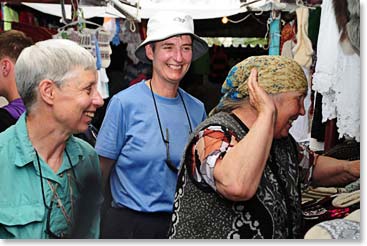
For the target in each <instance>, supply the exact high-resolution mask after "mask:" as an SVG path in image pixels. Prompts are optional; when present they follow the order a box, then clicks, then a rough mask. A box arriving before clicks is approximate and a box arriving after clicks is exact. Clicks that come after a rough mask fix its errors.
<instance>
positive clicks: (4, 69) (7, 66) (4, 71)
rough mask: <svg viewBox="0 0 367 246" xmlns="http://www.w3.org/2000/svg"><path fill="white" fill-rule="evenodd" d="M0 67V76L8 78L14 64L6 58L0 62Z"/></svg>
mask: <svg viewBox="0 0 367 246" xmlns="http://www.w3.org/2000/svg"><path fill="white" fill-rule="evenodd" d="M0 66H1V75H2V76H3V77H8V76H9V74H10V72H11V70H12V69H13V67H14V64H13V62H12V61H11V60H9V59H8V58H4V59H1V60H0Z"/></svg>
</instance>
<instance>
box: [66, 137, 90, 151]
mask: <svg viewBox="0 0 367 246" xmlns="http://www.w3.org/2000/svg"><path fill="white" fill-rule="evenodd" d="M70 138H71V141H72V142H73V144H76V145H78V146H79V147H80V148H81V149H82V150H83V151H88V152H89V151H92V152H93V151H94V148H93V146H92V145H91V144H90V143H88V142H87V141H86V140H84V139H82V138H79V137H76V136H71V137H70Z"/></svg>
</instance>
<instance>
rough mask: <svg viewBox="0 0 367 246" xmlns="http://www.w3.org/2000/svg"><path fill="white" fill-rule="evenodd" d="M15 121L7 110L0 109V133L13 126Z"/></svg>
mask: <svg viewBox="0 0 367 246" xmlns="http://www.w3.org/2000/svg"><path fill="white" fill-rule="evenodd" d="M16 121H17V120H16V119H14V118H13V117H12V116H11V114H10V113H9V112H8V111H7V110H5V109H3V108H0V132H3V131H5V130H6V129H7V128H9V127H10V126H12V125H14V124H15V122H16Z"/></svg>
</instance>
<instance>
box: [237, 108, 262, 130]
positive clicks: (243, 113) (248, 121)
mask: <svg viewBox="0 0 367 246" xmlns="http://www.w3.org/2000/svg"><path fill="white" fill-rule="evenodd" d="M232 112H233V113H234V114H235V115H236V116H237V117H238V118H239V119H240V120H241V121H242V122H243V123H244V124H245V125H246V126H247V127H248V128H251V127H252V125H253V124H254V122H255V120H256V119H257V112H256V111H255V110H254V109H253V108H252V107H251V106H246V105H244V106H242V107H239V108H236V109H234V110H233V111H232Z"/></svg>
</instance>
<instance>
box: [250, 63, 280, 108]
mask: <svg viewBox="0 0 367 246" xmlns="http://www.w3.org/2000/svg"><path fill="white" fill-rule="evenodd" d="M248 90H249V97H250V104H251V106H252V107H254V108H255V109H256V111H257V112H259V114H260V113H267V112H268V113H272V114H274V115H276V113H277V110H276V107H275V103H274V101H273V98H272V97H271V96H270V95H269V94H268V93H267V92H266V91H265V90H264V89H263V88H261V86H260V85H259V83H258V81H257V70H256V69H255V68H253V69H251V73H250V77H249V79H248Z"/></svg>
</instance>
